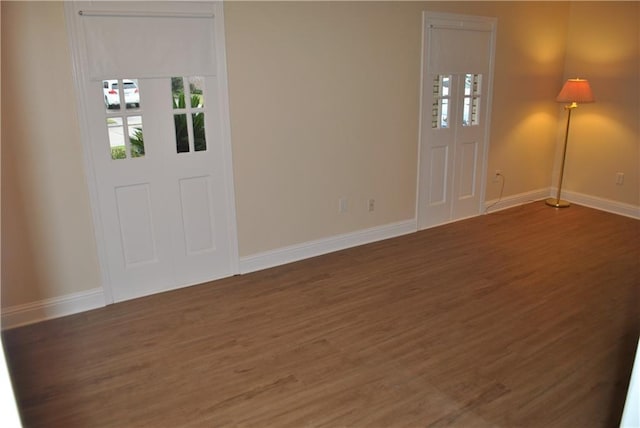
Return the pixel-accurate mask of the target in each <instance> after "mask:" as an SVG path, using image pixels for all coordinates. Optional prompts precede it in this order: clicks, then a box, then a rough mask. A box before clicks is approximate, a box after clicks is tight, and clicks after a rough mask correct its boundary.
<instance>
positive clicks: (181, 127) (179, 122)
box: [173, 114, 189, 153]
mask: <svg viewBox="0 0 640 428" xmlns="http://www.w3.org/2000/svg"><path fill="white" fill-rule="evenodd" d="M173 124H174V126H175V131H176V151H177V152H178V153H186V152H188V151H189V131H188V129H187V115H186V114H174V115H173Z"/></svg>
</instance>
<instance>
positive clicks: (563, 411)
mask: <svg viewBox="0 0 640 428" xmlns="http://www.w3.org/2000/svg"><path fill="white" fill-rule="evenodd" d="M639 301H640V221H638V220H633V219H630V218H626V217H621V216H616V215H613V214H609V213H604V212H600V211H596V210H592V209H589V208H585V207H581V206H572V207H571V208H569V209H563V210H557V209H553V208H549V207H546V206H545V205H544V204H543V203H542V202H536V203H533V204H528V205H525V206H522V207H518V208H513V209H510V210H505V211H501V212H497V213H494V214H489V215H485V216H481V217H477V218H473V219H470V220H465V221H461V222H457V223H453V224H449V225H445V226H441V227H437V228H433V229H429V230H425V231H421V232H418V233H415V234H411V235H407V236H403V237H399V238H395V239H391V240H387V241H383V242H378V243H374V244H370V245H366V246H361V247H357V248H352V249H349V250H345V251H341V252H337V253H333V254H328V255H325V256H321V257H316V258H313V259H308V260H304V261H301V262H297V263H293V264H289V265H286V266H281V267H277V268H273V269H269V270H264V271H261V272H255V273H252V274H247V275H243V276H237V277H233V278H228V279H224V280H221V281H216V282H213V283H208V284H203V285H199V286H194V287H190V288H186V289H182V290H178V291H174V292H169V293H164V294H160V295H155V296H151V297H147V298H142V299H138V300H134V301H128V302H124V303H120V304H116V305H111V306H108V307H106V308H103V309H98V310H94V311H90V312H86V313H82V314H78V315H73V316H69V317H65V318H60V319H56V320H51V321H47V322H44V323H40V324H36V325H31V326H26V327H22V328H18V329H14V330H10V331H7V332H5V333H4V340H5V345H6V348H7V349H6V350H7V353H8V358H9V364H10V369H11V371H12V373H13V376H14V383H15V388H16V394H17V396H18V399H19V405H20V408H21V411H22V415H23V420H24V423H25V426H27V427H102V426H105V427H142V426H150V427H213V426H255V427H318V426H324V427H344V426H351V427H383V426H394V427H395V426H398V427H400V426H410V427H415V426H429V427H441V426H455V427H517V426H526V427H563V428H564V427H613V426H617V425H618V422H619V418H620V415H621V413H622V406H623V405H624V399H625V394H626V388H627V383H628V379H629V375H630V372H631V364H632V363H633V356H634V350H635V347H636V344H637V339H638V334H639V333H640V328H639V325H640V310H639V306H638V302H639Z"/></svg>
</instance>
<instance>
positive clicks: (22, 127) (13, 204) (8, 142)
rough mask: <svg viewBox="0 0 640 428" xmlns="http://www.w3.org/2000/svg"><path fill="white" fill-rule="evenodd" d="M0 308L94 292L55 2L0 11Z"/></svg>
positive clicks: (87, 217) (95, 277) (94, 267)
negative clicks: (0, 235) (0, 225)
mask: <svg viewBox="0 0 640 428" xmlns="http://www.w3.org/2000/svg"><path fill="white" fill-rule="evenodd" d="M1 7H2V89H3V91H2V305H3V307H9V306H14V305H18V304H22V303H27V302H34V301H38V300H41V299H44V298H49V297H56V296H63V295H65V294H70V293H74V292H78V291H82V290H87V289H91V288H94V287H99V286H100V279H99V274H98V262H97V255H96V245H95V240H94V235H93V226H92V223H91V214H90V206H89V199H88V193H87V185H86V184H85V177H84V170H83V165H82V155H81V150H82V148H81V145H80V135H79V132H80V131H79V128H78V121H77V119H76V117H77V113H76V105H75V98H74V96H73V93H74V92H73V84H72V83H73V81H72V77H71V62H70V56H69V51H68V48H67V45H68V43H67V38H66V32H65V26H64V16H63V10H62V6H61V4H59V3H35V2H22V3H19V4H18V3H12V2H2V5H1Z"/></svg>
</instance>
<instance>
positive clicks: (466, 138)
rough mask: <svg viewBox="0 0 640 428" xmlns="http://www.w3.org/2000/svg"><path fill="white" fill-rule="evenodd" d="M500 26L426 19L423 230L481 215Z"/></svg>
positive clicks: (455, 18)
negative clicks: (496, 44)
mask: <svg viewBox="0 0 640 428" xmlns="http://www.w3.org/2000/svg"><path fill="white" fill-rule="evenodd" d="M494 43H495V19H493V18H483V17H471V16H464V15H451V14H435V13H425V15H424V40H423V75H422V97H421V99H422V108H421V111H422V117H421V125H420V159H419V165H420V166H419V174H418V176H419V177H418V226H419V228H420V229H424V228H427V227H432V226H436V225H439V224H443V223H446V222H450V221H455V220H459V219H462V218H466V217H471V216H474V215H478V214H480V213H481V209H482V203H483V202H484V187H483V185H484V181H483V177H484V175H485V172H484V171H485V169H486V153H487V149H488V131H489V118H490V105H491V104H490V94H491V85H492V74H493V50H494V48H493V46H494Z"/></svg>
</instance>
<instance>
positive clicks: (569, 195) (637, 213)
mask: <svg viewBox="0 0 640 428" xmlns="http://www.w3.org/2000/svg"><path fill="white" fill-rule="evenodd" d="M556 192H557V191H556V190H555V189H552V191H551V193H550V196H551V197H555V196H556ZM562 199H566V200H567V201H569V202H573V203H575V204H578V205H584V206H585V207H589V208H595V209H597V210H600V211H606V212H610V213H613V214H619V215H623V216H625V217H631V218H635V219H638V220H640V206H637V205H631V204H625V203H622V202H617V201H612V200H611V199H605V198H599V197H597V196H591V195H585V194H584V193H578V192H571V191H566V190H563V191H562Z"/></svg>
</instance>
